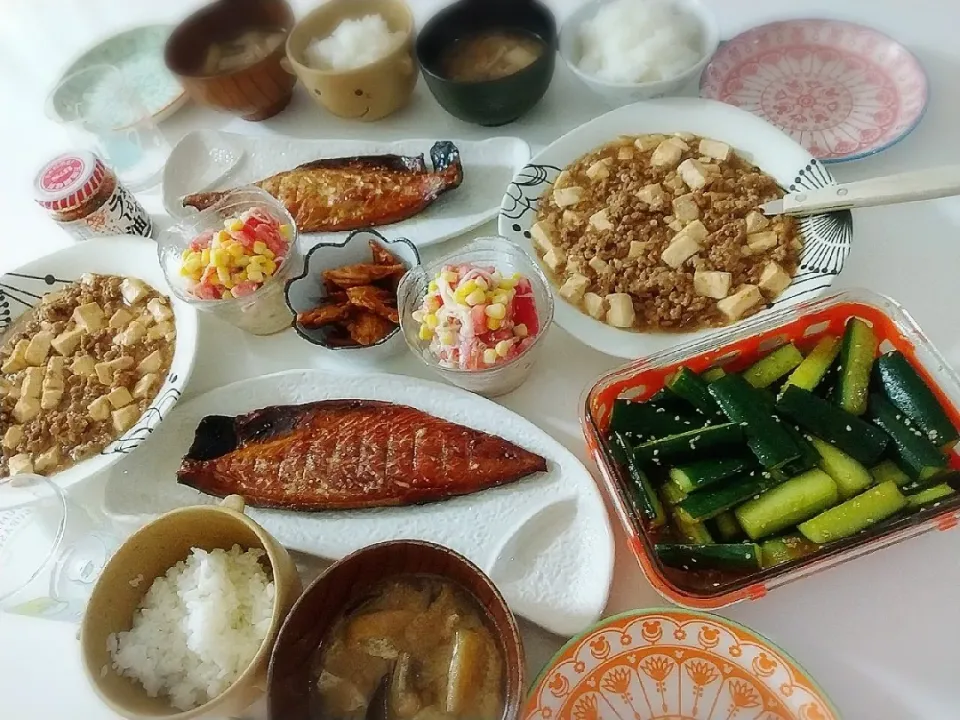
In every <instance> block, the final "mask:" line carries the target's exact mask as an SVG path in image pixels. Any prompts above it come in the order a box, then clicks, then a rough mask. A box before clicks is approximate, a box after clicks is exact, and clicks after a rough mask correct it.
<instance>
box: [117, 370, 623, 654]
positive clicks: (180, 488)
mask: <svg viewBox="0 0 960 720" xmlns="http://www.w3.org/2000/svg"><path fill="white" fill-rule="evenodd" d="M337 398H340V399H345V398H349V399H365V400H381V401H384V402H392V403H397V404H399V405H407V406H410V407H415V408H419V409H420V410H423V411H425V412H427V413H430V414H431V415H434V416H435V417H439V418H443V419H445V420H449V421H451V422H455V423H460V424H461V425H466V426H468V427H472V428H476V429H477V430H482V431H484V432H487V433H490V434H492V435H497V436H499V437H501V438H504V439H506V440H509V441H510V442H513V443H516V444H517V445H520V446H521V447H523V448H526V449H527V450H530V451H532V452H535V453H537V454H538V455H540V456H542V457H544V458H546V460H547V472H545V473H537V474H535V475H531V476H529V477H527V478H524V479H522V480H519V481H518V482H514V483H511V484H508V485H504V486H502V487H498V488H492V489H489V490H483V491H481V492H477V493H473V494H472V495H464V496H461V497H456V498H452V499H450V500H445V501H443V502H437V503H432V504H428V505H413V506H407V507H395V508H377V509H370V510H342V511H330V512H317V513H308V512H293V511H289V510H262V509H256V508H248V510H247V513H248V514H249V515H250V516H251V517H252V518H253V519H254V520H256V521H257V522H258V523H260V524H261V525H263V527H265V528H266V529H267V531H268V532H270V533H271V534H273V536H274V537H276V538H277V539H278V540H279V541H280V542H281V543H283V544H284V545H286V546H287V547H289V548H293V549H295V550H300V551H303V552H308V553H313V554H315V555H319V556H321V557H326V558H330V559H339V558H342V557H344V556H346V555H348V554H350V553H351V552H353V551H355V550H359V549H360V548H362V547H366V546H367V545H371V544H373V543H377V542H383V541H386V540H397V539H409V538H413V539H418V540H427V541H430V542H435V543H439V544H441V545H444V546H446V547H449V548H451V549H453V550H456V551H457V552H459V553H461V554H462V555H465V556H466V557H468V558H469V559H470V560H472V561H473V562H474V563H476V564H477V565H478V566H479V567H480V568H482V569H483V570H484V572H486V573H487V574H488V575H489V576H490V577H491V578H492V579H493V581H494V582H495V583H496V584H497V587H499V588H500V590H501V591H502V592H503V594H504V597H506V598H507V601H508V602H509V604H510V606H511V608H512V609H513V610H514V611H515V612H516V613H518V614H519V615H522V616H524V617H526V618H529V619H530V620H532V621H533V622H535V623H537V624H539V625H541V626H543V627H545V628H547V629H548V630H551V631H552V632H555V633H558V634H561V635H570V634H572V633H575V632H579V631H581V630H583V629H584V628H585V627H587V626H589V625H590V624H591V623H593V622H595V621H596V620H597V618H598V617H599V616H600V613H601V612H602V611H603V608H604V606H605V605H606V602H607V594H608V592H609V588H610V581H611V579H612V576H613V559H614V548H613V534H612V532H611V529H610V523H609V520H608V518H607V512H606V509H605V507H604V504H603V499H602V497H601V496H600V491H599V490H598V488H597V485H596V483H595V482H594V481H593V478H592V476H591V475H590V473H589V472H588V471H587V469H586V468H585V467H584V466H583V464H582V463H581V462H580V461H579V460H577V458H576V457H575V456H574V455H573V454H572V453H571V452H570V451H569V450H567V449H566V448H564V447H563V446H562V445H561V444H560V443H558V442H557V441H556V440H554V439H553V438H551V437H550V436H549V435H547V434H546V433H545V432H543V431H542V430H540V429H539V428H538V427H536V426H535V425H534V424H533V423H531V422H529V421H528V420H525V419H524V418H522V417H520V416H519V415H517V414H515V413H513V412H512V411H510V410H508V409H506V408H504V407H503V406H501V405H498V404H496V403H494V402H492V401H490V400H485V399H484V398H482V397H479V396H478V395H474V394H472V393H468V392H466V391H464V390H460V389H457V388H452V387H450V386H448V385H441V384H440V383H435V382H429V381H427V380H420V379H417V378H413V377H401V376H399V375H376V374H372V375H331V374H328V373H324V372H320V371H317V370H290V371H287V372H281V373H276V374H274V375H265V376H263V377H259V378H254V379H251V380H244V381H241V382H238V383H234V384H232V385H227V386H225V387H222V388H218V389H216V390H212V391H210V392H208V393H204V394H203V395H200V396H198V397H196V398H193V399H192V400H190V402H187V403H184V404H183V405H181V406H180V407H178V408H177V411H176V412H175V413H174V415H173V422H167V423H164V424H163V427H162V428H160V430H159V431H158V432H157V433H156V434H155V435H154V437H153V438H152V439H151V442H150V444H149V445H147V446H146V447H145V448H144V449H143V450H142V451H141V452H140V453H137V457H136V458H132V459H131V462H129V463H122V464H120V465H118V466H117V467H116V468H114V469H113V471H112V472H111V474H110V477H109V479H108V482H107V487H106V492H105V500H104V502H105V510H106V512H107V513H108V514H109V515H112V516H114V517H118V516H120V517H123V518H125V519H130V520H135V521H143V520H146V519H148V518H150V517H153V516H155V515H157V514H159V513H163V512H166V511H167V510H171V509H173V508H177V507H183V506H186V505H196V504H198V503H214V502H218V499H217V498H213V497H210V496H207V495H203V494H201V493H199V492H198V491H196V490H193V489H192V488H189V487H186V486H184V485H179V484H178V483H177V470H178V468H179V467H180V460H181V458H182V457H183V456H184V455H185V454H186V452H187V450H189V448H190V445H191V443H192V442H193V438H194V432H195V430H196V428H197V424H198V423H199V422H200V420H201V419H202V418H203V417H205V416H207V415H214V414H217V415H238V414H242V413H246V412H250V411H252V410H256V409H259V408H263V407H267V406H271V405H286V404H301V403H307V402H314V401H318V400H329V399H337Z"/></svg>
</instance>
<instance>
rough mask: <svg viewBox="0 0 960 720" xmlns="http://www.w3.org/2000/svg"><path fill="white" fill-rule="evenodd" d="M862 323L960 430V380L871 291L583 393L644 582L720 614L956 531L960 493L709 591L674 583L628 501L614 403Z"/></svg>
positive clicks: (654, 363)
mask: <svg viewBox="0 0 960 720" xmlns="http://www.w3.org/2000/svg"><path fill="white" fill-rule="evenodd" d="M851 317H858V318H861V319H863V320H864V321H866V322H867V323H869V324H870V325H872V326H873V328H874V330H875V331H876V333H877V335H878V337H879V340H880V352H888V351H890V350H894V349H896V350H900V351H901V352H903V353H904V354H905V355H906V356H907V358H908V359H909V360H910V361H911V363H912V364H913V366H914V367H915V368H917V369H918V370H919V371H920V373H921V374H922V375H923V377H924V379H925V380H926V381H927V383H928V384H929V385H930V387H931V388H932V389H933V390H934V392H935V393H936V395H937V397H938V399H939V400H940V402H941V404H942V405H943V406H944V408H945V409H946V410H947V412H948V414H949V416H950V419H951V420H952V421H953V423H954V425H956V426H958V427H960V411H958V407H960V376H958V375H957V373H956V372H954V371H953V369H952V368H951V367H950V366H949V365H948V364H947V361H946V360H945V359H944V358H943V356H942V355H941V354H940V353H939V352H938V351H937V349H936V348H935V347H934V346H933V344H932V343H931V342H930V340H929V339H928V338H927V336H926V335H924V333H923V331H922V330H921V329H920V328H919V326H918V325H917V324H916V323H915V322H914V320H913V318H911V317H910V315H909V314H908V313H907V311H906V310H905V309H904V308H903V307H902V306H901V305H899V304H898V303H897V302H896V301H894V300H891V299H890V298H887V297H884V296H883V295H879V294H877V293H874V292H871V291H869V290H863V289H852V290H845V291H842V292H839V293H836V294H832V295H828V296H826V297H823V298H821V299H819V300H814V301H809V302H805V303H800V304H798V305H794V306H792V307H790V308H786V309H783V310H780V311H777V312H773V313H770V314H765V315H763V316H761V317H758V318H755V319H750V320H747V321H744V322H742V323H739V324H737V325H736V326H735V327H733V328H730V329H728V330H723V331H719V332H717V333H713V334H710V335H709V336H708V337H706V338H704V339H702V340H698V341H696V342H693V343H689V344H686V345H681V346H678V347H676V348H674V349H672V350H668V351H665V352H661V353H657V354H656V355H651V356H649V357H647V358H642V359H640V360H637V361H635V362H632V363H630V364H628V365H625V366H624V367H621V368H619V369H617V370H614V371H612V372H610V373H608V374H607V375H604V376H603V377H601V378H600V379H599V380H598V381H597V382H596V383H595V384H594V385H593V386H592V387H590V388H589V389H588V390H587V391H586V392H585V394H584V396H583V398H582V402H581V408H580V422H581V425H582V427H583V432H584V436H585V437H586V440H587V447H588V449H589V451H590V454H591V455H592V457H593V458H594V460H595V462H596V463H597V465H598V467H599V468H600V472H601V474H602V476H603V479H604V482H605V484H606V486H607V490H608V491H609V493H610V496H611V498H612V500H613V505H614V507H615V508H616V511H617V515H618V517H619V519H620V523H621V524H622V525H623V528H624V530H625V531H626V534H627V543H628V545H629V547H630V551H631V552H632V553H633V555H634V557H635V558H636V559H637V562H638V563H639V564H640V567H641V569H642V570H643V573H644V575H645V576H646V577H647V580H649V581H650V583H651V584H652V585H653V587H654V588H655V589H656V590H657V592H659V593H660V594H661V595H662V596H663V597H665V598H666V599H668V600H670V601H672V602H675V603H677V604H679V605H682V606H684V607H689V608H695V609H700V610H716V609H718V608H722V607H726V606H727V605H732V604H733V603H736V602H740V601H741V600H746V599H754V600H755V599H758V598H761V597H763V596H764V595H766V594H767V592H769V591H770V590H773V589H774V588H777V587H780V586H781V585H785V584H787V583H789V582H793V581H795V580H799V579H801V578H803V577H806V576H808V575H812V574H813V573H816V572H819V571H821V570H826V569H827V568H831V567H834V566H836V565H838V564H840V563H843V562H846V561H848V560H852V559H854V558H856V557H860V556H861V555H866V554H867V553H871V552H875V551H877V550H880V549H882V548H885V547H887V546H889V545H893V544H895V543H899V542H902V541H904V540H906V539H908V538H911V537H915V536H917V535H922V534H924V533H926V532H930V531H931V530H948V529H950V528H953V527H955V526H956V525H957V524H958V519H960V493H957V494H955V495H952V496H950V497H948V498H946V499H944V500H943V501H942V502H939V503H936V504H934V505H933V506H932V507H927V508H924V509H922V510H920V511H919V512H915V513H913V514H911V515H908V516H904V517H898V516H894V518H891V519H890V520H888V521H886V522H883V523H880V524H879V525H877V526H875V527H873V528H870V529H868V530H865V531H863V532H862V533H860V534H858V535H856V536H854V537H850V538H847V539H845V540H841V541H838V542H835V543H832V544H830V545H828V546H826V547H824V548H822V549H821V550H819V551H818V552H816V553H813V554H812V555H809V556H807V557H804V558H801V559H799V560H795V561H793V562H790V563H785V564H783V565H779V566H777V567H774V568H770V569H768V570H762V571H760V572H757V573H752V574H750V575H747V576H741V577H737V578H735V579H732V580H729V581H725V582H720V583H711V584H710V587H704V586H700V587H695V586H694V584H691V585H689V586H685V585H683V584H681V583H680V582H678V581H677V579H676V577H674V578H671V577H670V572H669V571H665V568H664V567H663V565H661V563H660V562H659V560H658V559H657V556H656V553H655V552H654V547H653V546H654V539H653V537H652V533H650V532H649V531H648V529H647V528H646V526H645V525H644V523H643V521H642V520H641V519H640V518H639V517H638V516H637V515H636V513H635V512H634V511H633V508H632V505H631V503H630V501H629V500H628V492H629V491H628V486H627V483H626V479H625V476H624V475H623V472H622V469H621V468H620V466H619V465H618V463H617V462H616V461H615V460H614V459H613V457H612V456H611V455H610V453H609V451H608V450H607V447H606V443H604V442H603V438H605V437H606V433H607V428H608V427H609V424H610V413H611V410H612V408H613V401H614V400H616V399H617V398H621V397H625V398H630V399H636V400H645V399H647V398H649V397H650V396H651V395H653V394H654V393H655V392H657V391H658V390H660V389H661V388H662V387H663V386H664V383H665V381H666V378H667V377H668V376H669V375H670V374H671V373H673V372H674V371H676V370H677V369H678V368H679V367H680V366H681V365H686V366H687V367H689V368H690V369H691V370H694V371H696V372H703V371H704V370H708V369H710V368H714V367H723V368H726V369H728V370H731V371H738V370H742V369H744V368H746V367H748V366H749V365H751V364H752V363H753V362H754V361H755V360H757V359H758V358H759V357H760V356H761V355H765V354H766V353H768V352H770V351H771V350H773V349H775V348H777V347H779V346H780V345H783V344H785V343H788V342H793V343H795V344H796V345H797V346H798V347H799V348H800V349H801V350H802V351H804V352H805V351H807V350H809V349H810V348H811V347H812V346H813V345H814V344H816V342H817V340H818V339H820V338H821V337H822V336H824V335H826V334H832V335H840V334H842V333H843V329H844V326H845V325H846V322H847V320H848V319H849V318H851ZM950 464H951V466H952V467H953V468H955V469H960V456H957V454H956V453H955V452H954V453H951V456H950ZM677 576H679V574H678V575H677Z"/></svg>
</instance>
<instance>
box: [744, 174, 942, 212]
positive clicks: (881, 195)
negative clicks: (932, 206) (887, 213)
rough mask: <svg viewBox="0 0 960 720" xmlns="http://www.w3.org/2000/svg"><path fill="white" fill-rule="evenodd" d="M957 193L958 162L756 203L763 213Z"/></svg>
mask: <svg viewBox="0 0 960 720" xmlns="http://www.w3.org/2000/svg"><path fill="white" fill-rule="evenodd" d="M952 195H960V165H944V166H942V167H935V168H929V169H927V170H914V171H911V172H905V173H898V174H896V175H887V176H885V177H878V178H872V179H870V180H860V181H858V182H852V183H842V184H840V185H830V186H829V187H825V188H816V189H814V190H806V189H804V190H799V191H797V192H794V193H790V194H789V195H784V196H783V198H781V199H780V200H771V201H770V202H767V203H764V204H763V205H761V206H760V209H761V210H762V211H763V214H764V215H793V216H795V217H803V216H805V215H813V214H814V213H821V212H832V211H835V210H851V209H854V208H863V207H874V206H877V205H894V204H896V203H907V202H917V201H918V200H934V199H936V198H942V197H950V196H952Z"/></svg>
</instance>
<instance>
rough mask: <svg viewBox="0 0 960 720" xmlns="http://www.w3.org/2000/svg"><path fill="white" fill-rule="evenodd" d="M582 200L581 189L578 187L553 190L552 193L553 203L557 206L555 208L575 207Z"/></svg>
mask: <svg viewBox="0 0 960 720" xmlns="http://www.w3.org/2000/svg"><path fill="white" fill-rule="evenodd" d="M582 199H583V188H582V187H580V186H578V185H574V186H572V187H565V188H559V189H554V191H553V202H555V203H556V204H557V207H561V208H563V207H569V206H570V205H576V204H577V203H578V202H580V201H581V200H582Z"/></svg>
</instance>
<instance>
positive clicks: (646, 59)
mask: <svg viewBox="0 0 960 720" xmlns="http://www.w3.org/2000/svg"><path fill="white" fill-rule="evenodd" d="M579 30H580V37H579V39H580V50H581V56H580V61H579V62H578V63H577V67H579V68H580V70H582V71H583V72H585V73H587V74H589V75H593V76H595V77H597V78H599V79H600V80H604V81H606V82H611V83H641V82H653V81H656V80H669V79H671V78H674V77H676V76H678V75H680V74H681V73H683V72H684V71H685V70H688V69H689V68H691V67H693V66H694V65H696V64H697V62H698V61H699V60H700V58H701V55H702V54H701V52H700V26H699V24H698V22H697V19H696V18H695V17H693V16H692V15H690V14H688V13H686V12H684V11H683V9H682V8H679V7H677V5H676V4H675V3H674V2H671V1H670V0H613V2H611V3H607V4H606V5H604V6H603V7H601V8H600V10H599V11H598V12H597V14H596V15H595V16H594V17H592V18H591V19H589V20H586V21H584V22H583V24H582V25H581V26H580V28H579Z"/></svg>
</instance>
